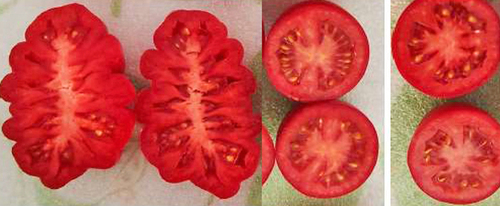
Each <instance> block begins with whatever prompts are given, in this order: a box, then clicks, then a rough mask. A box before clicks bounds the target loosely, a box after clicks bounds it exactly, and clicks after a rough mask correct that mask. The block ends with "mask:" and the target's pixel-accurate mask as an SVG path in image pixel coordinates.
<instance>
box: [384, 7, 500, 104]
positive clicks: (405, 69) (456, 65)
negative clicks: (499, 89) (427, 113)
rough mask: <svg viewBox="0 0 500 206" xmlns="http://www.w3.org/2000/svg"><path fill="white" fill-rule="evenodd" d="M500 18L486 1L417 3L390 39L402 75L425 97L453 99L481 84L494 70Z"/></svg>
mask: <svg viewBox="0 0 500 206" xmlns="http://www.w3.org/2000/svg"><path fill="white" fill-rule="evenodd" d="M499 52H500V20H499V18H498V15H497V13H496V12H495V10H493V8H492V7H491V6H490V5H489V4H488V2H486V1H484V0H416V1H413V2H412V3H411V4H410V5H409V6H408V7H407V8H406V10H405V11H404V12H403V14H402V15H401V17H400V18H399V20H398V23H397V25H396V28H395V29H394V34H393V38H392V53H393V57H394V61H395V62H396V65H397V68H398V70H399V72H400V73H401V75H402V76H403V77H404V78H405V79H406V81H408V82H409V83H410V84H411V85H413V86H414V87H415V88H417V89H418V90H420V91H422V92H423V93H425V94H427V95H430V96H434V97H439V98H453V97H457V96H461V95H465V94H468V93H470V92H472V91H474V90H475V89H477V88H479V87H480V86H481V85H483V84H485V83H486V82H487V81H488V79H490V78H491V77H492V76H493V75H494V74H495V72H496V71H497V69H498V63H499V61H500V59H499Z"/></svg>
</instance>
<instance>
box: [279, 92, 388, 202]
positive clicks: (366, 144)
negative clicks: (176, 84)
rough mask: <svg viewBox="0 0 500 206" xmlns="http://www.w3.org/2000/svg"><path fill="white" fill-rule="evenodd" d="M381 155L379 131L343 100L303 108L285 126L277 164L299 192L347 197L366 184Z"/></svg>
mask: <svg viewBox="0 0 500 206" xmlns="http://www.w3.org/2000/svg"><path fill="white" fill-rule="evenodd" d="M377 155H378V139H377V133H376V131H375V128H374V127H373V125H372V123H371V122H370V120H368V118H367V117H366V116H365V115H363V113H361V112H360V111H359V110H357V109H356V108H354V107H353V106H350V105H348V104H346V103H342V102H339V101H323V102H315V103H309V104H305V105H301V106H299V107H298V108H296V109H294V110H292V111H291V112H290V113H289V114H287V116H286V118H285V120H284V121H283V123H282V124H281V126H280V129H279V132H278V137H277V143H276V160H277V162H278V167H279V168H280V170H281V172H282V174H283V176H284V177H285V179H286V180H287V181H288V182H289V183H290V184H291V185H292V186H293V187H294V188H295V189H297V190H298V191H299V192H301V193H303V194H305V195H307V196H310V197H317V198H333V197H339V196H342V195H345V194H347V193H349V192H351V191H353V190H355V189H356V188H358V187H359V186H361V184H363V183H364V182H365V181H366V179H367V178H368V176H369V175H370V174H371V172H372V171H373V168H374V166H375V163H376V161H377Z"/></svg>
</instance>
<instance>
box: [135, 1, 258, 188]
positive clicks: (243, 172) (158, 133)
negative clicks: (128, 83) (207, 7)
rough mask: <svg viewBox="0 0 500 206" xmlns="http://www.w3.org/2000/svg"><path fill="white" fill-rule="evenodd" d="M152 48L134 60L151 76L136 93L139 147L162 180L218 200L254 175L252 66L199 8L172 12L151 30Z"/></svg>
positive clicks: (222, 29) (216, 22)
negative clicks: (192, 186) (185, 183)
mask: <svg viewBox="0 0 500 206" xmlns="http://www.w3.org/2000/svg"><path fill="white" fill-rule="evenodd" d="M154 43H155V45H156V48H157V49H151V50H148V51H146V52H145V53H144V54H143V55H142V58H141V73H142V74H143V75H144V76H145V77H146V78H147V79H150V80H151V81H152V84H151V87H149V88H147V89H145V90H144V91H142V92H141V93H140V94H139V98H138V102H137V105H136V110H137V115H138V118H139V121H141V122H143V123H144V124H145V126H144V129H143V131H142V133H141V149H142V151H143V153H144V154H145V156H146V158H147V159H148V160H149V161H150V162H151V163H152V164H153V165H154V166H156V167H157V168H158V170H159V172H160V174H161V176H162V177H163V179H165V180H166V181H167V182H173V183H175V182H182V181H186V180H190V181H192V182H193V183H194V184H195V185H197V186H199V187H200V188H202V189H205V190H207V191H209V192H211V193H213V194H214V195H216V196H218V197H220V198H229V197H232V196H234V195H235V194H236V193H237V192H238V190H239V188H240V183H241V182H242V181H243V180H245V179H247V178H249V177H250V176H251V175H252V174H254V172H255V170H256V168H257V166H258V163H259V156H260V150H259V146H258V144H257V142H256V137H257V135H258V133H259V132H260V129H261V128H260V127H261V121H260V116H258V115H256V114H254V113H253V111H252V99H251V95H252V94H253V93H254V92H255V87H256V84H255V80H254V78H253V75H252V72H251V71H250V70H248V69H247V68H246V67H244V66H243V65H241V61H242V58H243V47H242V46H241V44H240V43H239V42H238V41H237V40H235V39H230V38H227V30H226V27H225V26H224V24H223V23H222V22H220V21H219V20H218V19H217V18H216V17H215V16H213V15H211V14H210V13H207V12H204V11H186V10H179V11H174V12H172V13H171V14H169V15H168V16H167V18H166V19H165V21H164V22H163V23H162V24H161V25H160V27H159V28H158V29H157V30H156V32H155V35H154Z"/></svg>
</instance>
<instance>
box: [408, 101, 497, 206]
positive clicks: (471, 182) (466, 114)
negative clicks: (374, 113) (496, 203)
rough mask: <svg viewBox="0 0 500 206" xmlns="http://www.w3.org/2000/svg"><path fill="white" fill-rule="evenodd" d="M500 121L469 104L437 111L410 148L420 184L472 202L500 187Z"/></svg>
mask: <svg viewBox="0 0 500 206" xmlns="http://www.w3.org/2000/svg"><path fill="white" fill-rule="evenodd" d="M499 145H500V124H498V122H497V121H496V120H495V119H494V118H492V117H491V116H490V115H489V114H488V113H486V112H485V111H482V110H480V109H478V108H475V107H472V106H470V105H465V104H452V105H446V106H442V107H438V108H437V109H434V110H433V111H431V112H430V113H429V114H427V116H426V117H425V118H424V119H423V120H422V122H421V123H420V125H419V126H418V128H417V130H416V131H415V134H414V135H413V139H412V140H411V143H410V148H409V149H408V166H409V167H410V172H411V174H412V176H413V179H414V180H415V182H416V183H417V185H418V186H419V187H420V189H422V191H424V192H425V193H427V194H428V195H429V196H431V197H432V198H434V199H436V200H439V201H443V202H448V203H453V204H470V203H473V202H478V201H481V200H483V199H485V198H487V197H489V196H490V195H491V194H493V193H494V192H495V191H496V190H497V189H498V188H499V186H500V176H499V175H498V174H500V159H499V154H500V147H499Z"/></svg>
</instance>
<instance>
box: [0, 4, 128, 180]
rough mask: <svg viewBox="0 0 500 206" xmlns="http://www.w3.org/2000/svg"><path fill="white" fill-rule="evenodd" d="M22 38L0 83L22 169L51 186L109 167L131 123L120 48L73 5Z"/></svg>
mask: <svg viewBox="0 0 500 206" xmlns="http://www.w3.org/2000/svg"><path fill="white" fill-rule="evenodd" d="M25 36H26V41H24V42H21V43H19V44H17V45H16V46H15V47H14V48H13V49H12V51H11V53H10V59H9V60H10V65H11V67H12V73H10V74H8V75H7V76H6V77H5V78H4V79H3V80H2V82H1V83H0V97H1V98H2V99H4V100H5V101H7V102H10V103H11V105H10V113H11V114H12V118H10V119H8V120H7V121H6V122H5V123H4V124H3V128H2V129H3V133H4V134H5V136H6V137H7V138H9V139H11V140H13V141H15V142H16V143H15V145H14V147H13V149H12V153H13V155H14V158H15V160H16V161H17V163H18V164H19V167H20V168H21V169H22V170H23V171H24V172H26V173H27V174H29V175H33V176H37V177H39V178H40V179H41V181H42V183H43V184H44V185H45V186H47V187H49V188H52V189H56V188H60V187H62V186H64V185H66V184H67V183H68V182H69V181H71V180H73V179H75V178H77V177H78V176H80V175H82V174H83V173H84V172H85V171H86V170H87V169H89V168H99V169H104V168H109V167H112V166H113V165H114V164H115V163H116V162H117V161H118V159H119V157H120V154H121V151H122V150H123V148H124V146H125V144H126V143H127V142H128V140H129V138H130V137H131V135H132V129H133V127H134V123H135V117H134V113H133V112H132V111H130V110H128V109H127V108H126V107H127V106H128V105H130V104H131V103H132V102H133V100H134V98H135V90H134V87H133V86H132V84H131V83H130V81H128V79H127V78H126V77H125V76H124V75H123V71H124V66H125V65H124V59H123V53H122V49H121V46H120V43H119V42H118V40H117V39H116V38H115V37H114V36H111V35H110V34H108V32H107V31H106V26H105V25H104V24H103V22H102V21H101V20H100V19H99V18H98V17H96V16H94V15H93V14H92V13H91V12H90V11H88V10H87V9H86V8H85V7H84V6H82V5H78V4H71V5H67V6H63V7H58V8H53V9H50V10H48V11H45V12H43V13H42V14H40V15H39V16H38V17H37V18H36V19H35V21H34V22H33V23H31V25H30V26H29V27H28V29H27V30H26V35H25Z"/></svg>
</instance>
